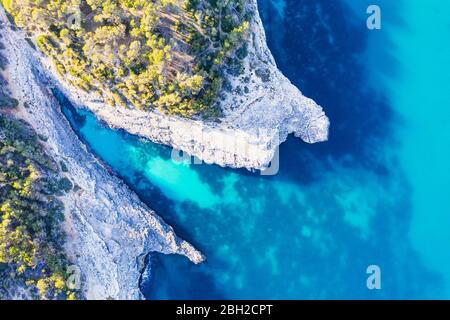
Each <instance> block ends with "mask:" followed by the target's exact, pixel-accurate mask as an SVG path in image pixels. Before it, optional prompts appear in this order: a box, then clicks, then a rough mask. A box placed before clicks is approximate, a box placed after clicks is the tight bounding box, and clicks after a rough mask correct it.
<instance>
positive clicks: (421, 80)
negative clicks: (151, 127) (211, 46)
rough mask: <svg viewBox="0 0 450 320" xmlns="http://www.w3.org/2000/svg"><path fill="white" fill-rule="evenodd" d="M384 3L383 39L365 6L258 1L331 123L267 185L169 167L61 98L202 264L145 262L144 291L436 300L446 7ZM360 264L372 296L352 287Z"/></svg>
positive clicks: (300, 80)
mask: <svg viewBox="0 0 450 320" xmlns="http://www.w3.org/2000/svg"><path fill="white" fill-rule="evenodd" d="M384 2H386V3H385V4H383V5H382V10H383V11H382V12H383V29H382V31H368V30H367V29H366V28H365V19H366V15H365V9H366V8H367V5H368V3H366V1H363V0H361V1H358V0H353V1H352V0H348V1H333V2H332V1H328V0H323V1H322V0H320V1H319V0H318V1H314V2H312V1H306V0H305V1H299V0H284V1H280V0H278V1H272V0H261V1H259V3H260V9H261V13H262V16H263V22H264V25H265V28H266V31H267V36H268V42H269V46H270V47H271V49H272V51H273V53H274V56H275V58H276V60H277V62H278V64H279V67H280V68H281V69H282V71H283V72H284V73H285V74H286V75H287V76H288V77H289V78H290V79H291V80H292V81H293V82H294V83H295V84H296V85H298V86H299V87H300V88H301V89H302V91H303V92H304V93H305V94H306V95H308V96H310V97H312V98H313V99H315V100H316V101H317V102H318V103H320V104H321V105H323V106H324V107H325V109H326V112H327V114H328V115H329V116H330V118H331V122H332V129H331V135H330V141H329V142H327V143H324V144H320V145H306V144H304V143H302V142H301V141H299V140H298V139H293V138H291V139H289V140H288V142H286V143H285V144H283V145H282V147H281V151H280V152H281V154H280V159H281V170H280V173H279V174H278V175H277V176H273V177H261V176H259V175H257V174H252V173H249V172H246V171H243V170H229V169H223V168H219V167H217V166H207V165H193V166H188V165H183V164H176V163H174V162H172V161H171V160H170V152H171V150H170V149H169V148H166V147H163V146H158V145H155V144H153V143H150V142H147V141H144V140H142V139H138V138H136V137H133V136H130V135H127V134H125V133H123V132H121V131H113V130H111V129H109V128H106V127H105V126H103V125H102V124H101V123H99V122H98V121H97V120H96V119H95V118H94V117H93V116H92V114H90V113H87V112H85V111H78V113H74V110H73V109H72V108H71V107H70V105H69V104H68V103H67V102H66V101H63V100H62V102H63V105H64V108H63V111H64V112H65V114H66V115H67V116H68V119H69V120H70V121H71V123H72V125H73V127H74V128H75V130H76V131H77V132H78V133H79V134H80V136H81V137H82V138H83V140H84V141H85V142H86V143H87V144H88V145H89V146H90V147H91V149H92V150H93V151H94V152H95V153H96V154H97V155H98V156H99V157H100V158H101V159H103V161H104V162H105V163H107V164H108V165H109V166H110V167H111V168H112V169H113V170H114V171H115V172H116V173H117V174H118V175H120V176H121V177H122V178H123V179H124V180H125V181H126V182H127V183H128V184H129V185H130V186H131V187H132V188H133V189H134V190H135V191H136V192H137V193H138V194H139V195H140V197H141V198H142V199H143V200H144V201H145V202H147V203H149V205H150V206H151V207H152V208H153V209H155V210H156V211H157V212H158V213H159V214H160V215H161V216H162V217H163V218H164V219H165V220H166V221H167V222H168V223H169V224H171V225H172V226H174V228H175V230H176V231H177V233H178V234H179V235H180V236H182V237H183V238H185V239H186V240H188V241H190V242H191V243H193V244H194V245H195V246H197V247H198V248H199V249H200V250H201V251H202V252H203V253H204V254H205V255H206V256H207V261H206V263H204V264H203V265H200V266H195V265H192V264H190V263H189V262H188V261H187V260H186V259H185V258H183V257H178V256H159V255H154V256H152V258H151V259H150V261H149V263H150V264H151V272H150V274H151V276H150V277H149V278H148V279H147V280H146V281H144V283H143V284H142V289H143V291H144V293H145V295H146V297H147V298H149V299H175V298H180V299H183V298H187V299H196V298H235V299H241V298H265V299H276V298H285V299H296V298H306V299H313V298H331V299H335V298H430V297H434V298H442V297H447V298H449V297H450V290H449V288H450V285H449V283H450V281H449V274H450V253H449V252H450V250H448V245H449V244H450V239H449V232H448V230H449V228H450V204H449V203H448V202H449V201H450V200H448V199H449V197H448V190H449V186H448V184H449V183H450V182H449V181H450V172H449V167H448V163H450V161H449V160H450V159H449V158H450V148H449V147H450V141H449V131H448V130H447V129H446V126H445V124H446V123H448V120H450V110H449V106H450V103H449V102H450V101H449V96H450V93H449V90H448V89H449V88H448V86H449V83H450V82H449V74H450V70H449V69H450V62H449V61H448V59H449V58H448V57H449V56H450V52H449V51H450V46H449V44H448V43H445V41H443V39H444V38H445V37H444V38H443V35H444V34H449V33H450V30H449V28H450V25H449V24H450V22H449V20H448V19H446V17H445V12H447V11H446V9H449V8H450V3H448V2H447V1H444V0H442V1H429V2H426V3H427V7H424V5H425V2H424V1H420V0H417V1H408V2H407V4H408V5H407V6H406V5H402V3H400V2H396V4H395V5H394V4H392V3H391V2H392V1H384ZM405 3H406V2H405ZM443 7H445V8H443ZM433 32H434V33H433ZM292 35H295V36H294V37H292ZM60 98H61V97H60ZM61 99H62V98H61ZM371 264H377V265H379V266H380V267H381V270H382V290H380V291H369V290H367V288H366V278H367V275H366V273H365V271H366V268H367V266H368V265H371Z"/></svg>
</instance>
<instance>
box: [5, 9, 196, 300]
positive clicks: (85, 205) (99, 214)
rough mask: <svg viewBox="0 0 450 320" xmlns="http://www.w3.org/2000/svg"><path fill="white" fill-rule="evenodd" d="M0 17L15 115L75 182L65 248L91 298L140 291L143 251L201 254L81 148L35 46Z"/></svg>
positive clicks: (68, 200)
mask: <svg viewBox="0 0 450 320" xmlns="http://www.w3.org/2000/svg"><path fill="white" fill-rule="evenodd" d="M0 23H2V24H3V26H4V27H3V29H2V35H3V38H2V40H3V43H4V45H5V50H4V55H5V56H6V58H7V59H8V61H9V67H8V70H7V76H8V82H9V83H10V85H11V89H12V91H13V92H12V93H13V95H14V96H15V97H16V98H17V99H18V100H19V101H20V102H22V103H23V104H26V107H25V106H24V105H21V106H19V108H20V112H19V113H18V116H20V117H21V118H23V119H24V120H26V121H27V122H28V123H29V124H30V125H31V126H32V127H33V128H34V129H35V131H36V132H37V133H38V134H39V136H41V137H42V138H43V139H44V140H45V147H46V149H47V151H48V154H49V155H51V156H52V158H54V159H55V160H56V161H57V162H60V161H61V162H64V163H65V166H66V167H67V176H68V177H69V178H70V179H71V182H72V183H73V184H74V185H75V188H74V190H73V191H72V192H70V193H69V194H68V195H67V196H66V197H64V204H65V208H66V213H65V218H66V221H65V228H66V231H67V234H68V239H67V248H66V249H67V254H68V255H69V258H70V259H71V261H73V262H74V263H75V264H76V265H77V266H78V267H79V269H80V270H81V284H82V291H83V293H84V294H85V296H86V298H89V299H106V298H115V299H138V298H141V293H140V291H139V286H138V283H139V278H140V275H141V270H142V268H143V260H144V257H145V255H147V254H148V253H151V252H160V253H164V254H181V255H184V256H186V257H187V258H189V259H190V260H191V261H192V262H194V263H200V262H201V261H202V260H203V256H202V255H201V253H200V252H198V251H197V250H196V249H195V248H193V247H192V246H191V245H190V244H189V243H187V242H186V241H183V240H181V239H179V238H178V237H177V236H176V235H175V233H174V231H173V229H172V228H171V227H170V226H168V225H167V224H166V223H165V222H164V221H162V219H161V218H159V217H158V216H157V215H156V214H155V213H154V212H153V211H152V210H150V209H149V208H148V207H146V206H145V205H144V204H143V203H142V202H141V201H140V200H139V198H138V197H137V196H136V195H135V194H134V193H133V192H131V191H130V190H129V188H128V187H127V186H126V185H125V184H124V183H123V182H122V181H121V180H120V179H118V178H117V177H115V176H112V175H111V174H109V173H108V171H107V169H106V168H105V167H104V166H103V165H102V164H101V163H100V162H99V161H98V160H97V159H96V158H95V157H94V156H93V155H92V154H90V153H89V151H88V150H87V149H86V147H85V146H84V145H83V144H82V143H81V142H80V140H79V139H78V137H77V136H76V135H75V133H74V132H73V131H72V130H71V128H70V126H69V123H68V122H67V120H66V119H65V118H64V116H63V114H62V113H61V112H60V110H59V108H58V103H57V101H56V100H55V99H54V97H53V96H52V94H51V92H50V91H49V89H48V86H47V85H48V82H47V77H46V75H45V74H44V73H43V68H42V66H41V63H40V61H39V59H37V57H36V52H35V51H34V50H33V49H32V48H31V46H29V44H28V43H27V42H26V41H25V38H24V35H23V34H22V33H20V31H14V30H12V28H11V25H10V23H9V22H8V20H7V17H6V15H5V13H4V11H3V9H1V10H0Z"/></svg>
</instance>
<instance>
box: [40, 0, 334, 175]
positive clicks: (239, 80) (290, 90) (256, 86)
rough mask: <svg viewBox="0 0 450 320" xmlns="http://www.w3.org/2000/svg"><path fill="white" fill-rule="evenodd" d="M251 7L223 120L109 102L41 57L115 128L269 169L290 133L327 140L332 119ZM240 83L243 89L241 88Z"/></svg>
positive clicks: (79, 101) (78, 100)
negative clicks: (285, 63)
mask: <svg viewBox="0 0 450 320" xmlns="http://www.w3.org/2000/svg"><path fill="white" fill-rule="evenodd" d="M248 6H249V10H252V11H253V12H254V15H253V18H252V21H251V32H250V35H251V36H250V37H249V39H248V56H247V58H245V59H244V67H245V72H244V74H243V75H241V76H239V77H234V78H233V77H231V76H230V82H231V85H232V90H231V92H230V93H225V92H224V93H223V95H224V99H223V101H222V109H223V111H224V117H223V118H222V119H221V121H220V123H218V122H205V121H201V120H190V119H185V118H180V117H175V116H167V115H165V114H161V113H160V112H158V111H153V112H148V111H140V110H130V109H125V108H123V107H119V106H118V107H115V108H113V107H109V106H105V104H104V103H103V102H102V99H101V98H100V97H99V96H96V95H95V94H86V93H85V92H83V91H81V90H76V89H75V88H74V87H73V86H71V85H70V84H69V83H68V82H67V81H65V80H64V79H62V78H61V77H58V76H57V72H56V71H55V69H54V66H53V64H52V63H51V61H50V60H49V59H46V58H45V57H43V56H42V55H41V60H42V61H43V62H44V64H45V65H46V67H47V69H48V72H49V74H50V75H52V76H53V78H54V81H55V84H56V85H57V86H58V88H59V89H60V90H61V91H62V92H63V93H64V94H65V95H66V96H67V97H68V98H69V100H70V101H71V102H72V103H73V104H74V105H76V106H78V107H86V108H88V109H89V110H91V111H93V112H94V113H95V114H96V115H97V117H99V118H100V119H102V120H104V121H105V122H106V123H108V124H109V125H110V126H111V127H113V128H118V129H124V130H126V131H128V132H129V133H131V134H135V135H138V136H141V137H145V138H148V139H150V140H152V141H153V142H156V143H160V144H165V145H168V146H171V147H173V148H174V149H177V150H182V151H184V152H186V153H188V154H189V155H193V156H196V157H197V158H199V159H201V160H203V161H204V162H206V163H209V164H212V163H215V164H218V165H220V166H228V167H233V168H247V169H265V168H267V167H268V166H269V163H270V161H271V160H272V158H273V157H274V154H275V152H276V149H277V147H278V146H279V145H280V144H281V143H282V142H284V141H285V140H286V139H287V136H288V135H289V134H292V133H293V134H294V135H295V136H297V137H300V138H301V139H303V140H304V141H305V142H307V143H316V142H321V141H326V140H327V139H328V129H329V125H330V123H329V120H328V118H327V116H326V115H325V113H324V112H323V110H322V108H321V107H320V106H318V105H317V104H316V103H315V102H314V101H313V100H311V99H309V98H307V97H305V96H303V95H302V93H301V92H300V91H299V90H298V89H297V88H296V87H295V86H294V85H293V84H292V83H291V82H290V81H289V80H288V79H287V78H286V77H285V76H284V75H283V74H282V73H281V72H280V71H279V70H278V68H277V66H276V64H275V61H274V58H273V56H272V54H271V52H270V50H269V49H268V47H267V44H266V36H265V31H264V28H263V25H262V22H261V19H260V16H259V12H258V8H257V0H250V1H249V2H248ZM261 73H263V74H264V76H263V77H262V76H261ZM238 88H239V89H240V93H241V94H237V93H236V89H238Z"/></svg>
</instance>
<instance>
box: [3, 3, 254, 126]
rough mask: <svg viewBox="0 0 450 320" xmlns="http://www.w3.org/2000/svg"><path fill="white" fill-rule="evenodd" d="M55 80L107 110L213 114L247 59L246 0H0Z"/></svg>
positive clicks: (211, 115)
mask: <svg viewBox="0 0 450 320" xmlns="http://www.w3.org/2000/svg"><path fill="white" fill-rule="evenodd" d="M1 1H2V3H3V6H4V7H5V9H6V10H7V12H8V13H9V14H10V15H11V16H12V17H13V18H14V21H15V24H16V25H17V26H18V27H20V28H23V29H24V30H26V31H27V32H28V33H29V35H30V36H31V37H32V38H33V39H34V40H35V41H36V43H37V45H38V47H39V48H40V50H42V51H43V52H44V53H45V54H46V55H47V56H48V57H50V58H51V59H52V60H53V63H54V65H55V67H56V69H57V70H58V72H59V73H60V74H61V75H64V77H65V78H66V79H68V81H69V82H70V83H72V84H73V85H75V86H77V87H78V88H81V89H82V90H85V91H87V92H92V91H95V92H98V93H100V94H101V95H102V96H103V98H104V100H105V101H106V102H107V103H108V104H110V105H120V106H123V107H129V106H133V107H135V108H139V109H142V110H150V109H158V110H160V111H162V112H166V113H169V114H174V115H180V116H184V117H197V116H198V117H203V118H215V117H218V116H220V113H221V111H220V106H219V93H220V91H221V89H222V88H223V86H224V83H225V82H226V81H225V80H226V78H225V77H226V75H227V74H233V73H234V74H235V73H236V70H238V72H239V70H240V68H239V66H240V64H241V61H242V59H243V58H244V57H245V56H246V54H247V52H246V41H243V40H244V39H245V37H246V36H247V34H248V29H249V21H250V14H251V13H250V10H248V8H247V7H246V1H245V0H153V1H148V0H64V1H63V0H51V1H50V0H39V1H30V0H14V1H13V0H1Z"/></svg>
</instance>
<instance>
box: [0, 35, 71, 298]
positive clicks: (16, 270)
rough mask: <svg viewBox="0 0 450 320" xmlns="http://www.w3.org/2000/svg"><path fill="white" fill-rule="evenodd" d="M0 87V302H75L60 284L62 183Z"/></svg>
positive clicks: (63, 265) (3, 86) (63, 273)
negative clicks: (13, 299)
mask: <svg viewBox="0 0 450 320" xmlns="http://www.w3.org/2000/svg"><path fill="white" fill-rule="evenodd" d="M0 42H1V37H0ZM0 53H1V51H0ZM3 61H6V60H3ZM4 67H6V64H5V65H4ZM0 82H1V87H0V88H1V90H0V103H2V101H15V103H13V104H8V105H5V104H2V108H1V109H0V299H1V298H11V297H20V294H25V295H26V298H39V299H75V298H76V295H77V292H76V291H73V290H71V289H69V288H68V286H67V282H66V279H67V276H68V275H67V274H66V270H67V267H68V260H67V257H66V255H65V251H64V249H63V245H64V242H65V237H64V232H63V230H62V229H61V222H62V221H63V219H64V214H63V211H64V206H63V203H62V202H61V200H59V199H58V197H59V196H61V195H64V193H65V192H68V191H69V190H68V188H67V182H66V180H68V179H67V178H65V177H63V176H62V173H61V172H60V169H59V167H58V165H57V164H56V163H55V162H54V161H53V160H52V159H51V158H50V157H49V156H47V154H46V153H45V150H44V147H43V146H42V145H41V144H40V141H39V138H38V137H37V135H36V133H35V132H34V131H33V129H32V128H30V127H29V125H28V124H26V123H25V122H23V121H21V120H18V119H17V118H15V117H14V116H13V115H12V113H14V109H12V108H15V107H16V106H17V104H18V102H17V100H15V99H13V98H11V97H10V96H9V94H8V92H7V89H6V88H7V81H6V79H4V78H3V77H1V74H0ZM19 289H20V290H19Z"/></svg>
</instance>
